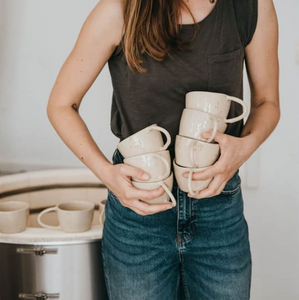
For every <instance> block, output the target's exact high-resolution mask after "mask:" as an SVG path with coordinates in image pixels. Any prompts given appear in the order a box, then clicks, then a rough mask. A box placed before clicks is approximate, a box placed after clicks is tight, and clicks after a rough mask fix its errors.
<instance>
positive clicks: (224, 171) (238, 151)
mask: <svg viewBox="0 0 299 300" xmlns="http://www.w3.org/2000/svg"><path fill="white" fill-rule="evenodd" d="M210 135H211V131H209V132H205V133H203V134H202V137H204V138H206V139H208V138H209V137H210ZM214 141H215V142H218V143H219V146H220V153H221V155H220V158H219V160H218V161H217V162H216V163H215V164H214V165H212V166H211V167H208V168H207V169H205V170H204V171H202V172H195V173H193V176H192V180H208V179H211V178H213V180H212V181H211V182H210V184H209V186H208V187H207V188H206V189H204V190H202V191H200V193H199V194H198V195H197V196H196V197H193V198H196V199H201V198H208V197H213V196H216V195H219V194H220V193H221V192H222V190H223V189H224V187H225V185H226V183H227V182H228V181H229V180H230V179H231V178H232V177H233V175H234V174H235V173H236V171H237V170H238V169H239V168H240V167H241V165H242V164H243V163H244V162H245V161H246V160H247V159H248V158H249V157H250V156H251V155H252V153H253V152H254V149H253V147H252V143H250V141H249V142H248V140H247V139H246V137H242V138H238V137H234V136H231V135H227V134H224V133H221V132H219V131H217V133H216V135H215V138H214ZM188 174H189V172H185V173H184V174H183V176H184V177H188ZM188 196H189V197H192V196H191V195H190V193H188Z"/></svg>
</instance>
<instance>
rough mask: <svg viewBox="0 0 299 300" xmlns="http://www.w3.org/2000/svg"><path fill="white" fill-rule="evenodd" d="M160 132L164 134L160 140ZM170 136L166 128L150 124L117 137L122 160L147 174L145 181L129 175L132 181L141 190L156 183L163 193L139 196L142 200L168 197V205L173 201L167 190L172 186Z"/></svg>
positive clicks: (174, 202) (164, 201)
mask: <svg viewBox="0 0 299 300" xmlns="http://www.w3.org/2000/svg"><path fill="white" fill-rule="evenodd" d="M162 133H164V134H165V136H166V139H167V141H166V143H165V144H164V142H163V138H162ZM170 142H171V137H170V135H169V133H168V131H167V130H165V129H164V128H162V127H159V126H157V124H153V125H151V126H148V127H146V128H144V129H142V130H140V131H138V132H136V133H135V134H133V135H131V136H129V137H128V138H126V139H124V140H123V141H121V142H120V143H119V144H118V145H117V148H118V150H119V151H120V153H121V154H122V156H123V157H124V163H125V164H127V165H130V166H133V167H137V168H139V169H142V170H143V171H145V172H146V173H148V174H149V175H150V178H149V179H148V180H146V181H144V180H143V181H142V180H139V179H137V178H134V177H133V178H132V184H133V185H134V186H135V187H136V188H138V189H141V190H155V189H157V188H159V187H160V186H162V187H163V189H164V190H165V193H164V194H162V195H161V196H160V197H157V198H155V199H152V200H142V201H144V202H147V203H150V204H154V203H167V202H169V200H170V199H171V202H172V205H173V206H175V205H176V200H175V198H174V197H173V195H172V193H171V190H172V186H173V174H172V172H171V158H170V153H169V150H166V149H167V147H168V146H169V145H170Z"/></svg>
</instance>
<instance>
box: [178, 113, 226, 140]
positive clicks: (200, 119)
mask: <svg viewBox="0 0 299 300" xmlns="http://www.w3.org/2000/svg"><path fill="white" fill-rule="evenodd" d="M226 128H227V125H226V124H225V123H224V121H223V120H221V119H220V118H218V117H216V116H214V115H211V114H209V113H206V112H203V111H201V110H196V109H189V108H185V109H184V110H183V113H182V117H181V121H180V128H179V135H181V136H185V137H189V138H192V139H198V140H201V141H204V142H208V143H210V142H211V141H212V140H213V139H214V138H215V135H216V133H217V130H218V131H220V132H222V133H223V132H225V130H226ZM211 129H213V132H212V135H211V136H210V138H209V139H208V140H206V139H204V138H203V137H201V134H202V133H204V132H206V131H209V130H211Z"/></svg>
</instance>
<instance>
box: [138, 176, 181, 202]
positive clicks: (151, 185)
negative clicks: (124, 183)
mask: <svg viewBox="0 0 299 300" xmlns="http://www.w3.org/2000/svg"><path fill="white" fill-rule="evenodd" d="M132 184H133V185H134V186H135V187H136V188H138V189H140V190H147V191H151V190H155V189H158V188H159V187H160V186H162V187H163V189H164V190H165V193H164V194H162V195H161V196H160V197H157V198H154V199H152V200H142V201H143V202H147V203H149V204H160V203H169V200H170V199H171V202H172V206H173V207H175V206H176V200H175V198H174V196H173V195H172V193H171V191H172V187H173V174H172V173H171V174H170V176H169V177H168V178H166V179H164V180H163V181H156V182H137V181H132Z"/></svg>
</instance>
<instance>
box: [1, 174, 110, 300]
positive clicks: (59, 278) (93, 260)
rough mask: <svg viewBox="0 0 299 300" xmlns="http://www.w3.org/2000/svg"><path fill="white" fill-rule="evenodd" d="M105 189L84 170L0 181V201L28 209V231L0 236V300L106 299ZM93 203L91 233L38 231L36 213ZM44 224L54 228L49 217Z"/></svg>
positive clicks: (10, 176) (54, 222)
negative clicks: (72, 203) (102, 217)
mask: <svg viewBox="0 0 299 300" xmlns="http://www.w3.org/2000/svg"><path fill="white" fill-rule="evenodd" d="M106 198H107V188H106V187H105V186H104V185H103V183H101V182H99V179H98V178H96V177H95V176H94V175H93V174H92V172H91V171H90V170H86V169H60V170H49V171H36V172H26V173H22V174H16V175H9V176H3V177H0V201H13V200H17V201H24V202H27V203H29V205H30V217H29V222H28V228H27V229H26V230H25V231H24V232H21V233H17V234H1V233H0V300H18V299H33V300H45V299H60V300H106V299H108V297H107V293H106V287H105V280H104V274H103V266H102V255H101V241H102V239H101V238H102V229H103V223H101V221H100V220H99V209H103V208H101V207H102V206H103V205H102V206H101V205H100V203H101V202H102V201H101V200H103V199H106ZM82 199H83V200H85V201H91V202H93V203H94V204H96V208H97V210H96V212H95V215H94V221H93V226H92V228H91V230H89V231H87V232H83V233H78V234H66V233H63V232H60V231H55V230H50V229H45V228H40V226H39V224H38V223H37V222H36V218H37V215H38V213H39V212H40V211H41V210H43V209H45V208H47V207H49V206H54V205H56V204H57V203H60V202H62V201H66V200H67V201H78V200H82ZM46 217H47V224H50V225H57V218H56V215H55V214H52V215H51V213H50V214H48V215H47V216H46Z"/></svg>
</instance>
